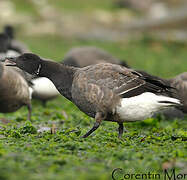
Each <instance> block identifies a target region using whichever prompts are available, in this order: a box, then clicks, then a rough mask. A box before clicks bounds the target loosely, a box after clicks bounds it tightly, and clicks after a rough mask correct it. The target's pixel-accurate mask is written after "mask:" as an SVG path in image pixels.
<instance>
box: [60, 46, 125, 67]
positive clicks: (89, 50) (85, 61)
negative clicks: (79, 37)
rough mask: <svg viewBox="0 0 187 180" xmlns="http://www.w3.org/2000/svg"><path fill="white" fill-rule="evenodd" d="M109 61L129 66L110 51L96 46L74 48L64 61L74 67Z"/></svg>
mask: <svg viewBox="0 0 187 180" xmlns="http://www.w3.org/2000/svg"><path fill="white" fill-rule="evenodd" d="M107 62H108V63H112V64H120V65H123V66H125V67H128V65H127V64H126V62H124V61H120V60H119V59H117V58H115V57H114V56H112V55H111V54H110V53H108V52H106V51H104V50H102V49H99V48H97V47H94V46H93V47H92V46H85V47H76V48H72V49H71V50H70V51H69V52H67V54H66V55H65V56H64V60H63V62H62V63H64V64H67V65H69V66H74V67H85V66H89V65H92V64H98V63H107Z"/></svg>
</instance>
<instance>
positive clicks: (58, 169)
mask: <svg viewBox="0 0 187 180" xmlns="http://www.w3.org/2000/svg"><path fill="white" fill-rule="evenodd" d="M57 39H58V41H57ZM24 41H25V42H26V43H27V44H28V45H29V47H30V48H31V49H32V50H33V52H35V53H37V54H40V55H41V56H43V57H46V58H52V59H54V60H61V59H63V55H64V53H65V52H66V51H67V50H68V49H69V48H71V47H72V46H77V45H97V46H98V47H101V48H103V49H105V50H108V51H110V52H111V53H112V54H114V55H116V56H117V57H119V58H122V59H127V60H128V63H129V64H130V65H132V66H133V67H136V68H139V69H147V71H148V72H152V73H153V74H156V75H162V76H164V77H169V76H172V75H175V74H177V73H179V72H182V71H184V70H185V69H186V66H187V63H186V57H187V54H186V56H185V53H186V48H187V46H186V45H184V44H172V43H162V42H154V41H150V42H145V41H139V42H129V43H128V44H121V43H113V44H112V43H110V44H108V43H107V44H105V43H100V42H78V41H73V42H69V41H67V40H65V39H61V40H59V38H58V37H48V38H47V37H40V38H39V37H35V38H34V37H33V38H26V39H24ZM170 64H171V65H170ZM64 112H65V114H67V116H66V115H64ZM0 117H5V118H6V119H8V120H9V123H1V126H0V134H1V136H0V179H2V180H5V179H6V180H7V179H19V180H20V179H25V178H27V179H36V180H38V179H59V180H60V179H70V180H71V179H81V180H82V179H85V180H88V179H90V180H91V179H93V180H95V179H102V180H104V179H106V180H107V179H111V173H112V170H113V169H114V168H117V167H121V168H123V169H124V170H125V172H126V173H127V172H128V173H130V172H131V173H140V172H141V173H146V172H148V171H150V172H154V173H162V166H163V163H165V162H170V161H171V162H173V161H175V162H176V168H177V172H180V171H182V170H183V168H184V167H183V166H182V167H181V166H177V164H183V163H184V162H185V161H186V157H187V146H186V145H187V144H186V140H187V135H186V129H187V123H186V120H187V118H186V119H184V120H180V119H175V120H171V119H164V118H163V117H158V118H155V119H148V120H145V121H143V122H137V123H126V124H125V126H126V128H127V129H128V132H127V133H125V134H124V135H123V139H122V140H119V139H118V138H117V124H115V123H110V122H103V124H102V126H101V127H100V128H99V129H98V130H97V131H96V132H95V133H94V134H93V135H92V136H90V137H89V138H87V139H81V138H80V135H81V134H84V133H85V132H86V131H87V130H88V129H89V128H90V127H91V126H92V124H93V122H94V120H93V119H91V118H89V117H87V116H86V115H84V114H83V113H81V112H80V111H79V110H78V109H77V108H76V107H75V106H74V105H73V104H72V103H70V102H68V101H67V100H66V99H64V98H63V97H59V98H57V99H56V100H53V101H50V102H48V104H47V107H46V108H43V107H42V106H41V104H40V103H39V102H36V101H33V114H32V122H27V121H26V117H27V110H26V109H25V108H22V109H21V110H19V111H17V112H16V113H12V114H6V115H2V114H1V116H0ZM52 124H55V125H56V127H57V132H56V134H51V133H50V132H43V133H37V130H38V129H40V128H41V127H52Z"/></svg>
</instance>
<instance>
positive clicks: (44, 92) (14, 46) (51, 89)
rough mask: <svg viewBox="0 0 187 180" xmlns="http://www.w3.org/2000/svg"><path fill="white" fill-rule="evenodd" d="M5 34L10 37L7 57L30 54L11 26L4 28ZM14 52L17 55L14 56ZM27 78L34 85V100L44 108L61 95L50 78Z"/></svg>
mask: <svg viewBox="0 0 187 180" xmlns="http://www.w3.org/2000/svg"><path fill="white" fill-rule="evenodd" d="M4 34H6V35H7V36H8V37H9V44H8V47H7V49H9V51H8V54H6V57H16V56H19V55H20V54H22V53H25V52H30V50H29V49H28V47H27V46H26V45H25V44H24V43H22V42H20V41H18V40H15V31H14V28H13V27H12V26H11V25H6V26H5V27H4ZM13 52H16V53H15V54H14V53H13ZM26 77H27V78H26V79H27V80H29V82H30V83H31V85H32V89H33V92H32V98H33V99H37V100H40V101H41V102H42V103H43V105H44V106H45V105H46V102H47V101H48V100H51V99H53V98H55V97H57V96H58V95H59V92H58V91H57V89H56V88H55V86H54V84H53V83H52V82H51V81H50V80H49V79H48V78H45V77H37V78H36V77H33V76H30V75H28V74H27V76H26ZM28 77H29V78H28Z"/></svg>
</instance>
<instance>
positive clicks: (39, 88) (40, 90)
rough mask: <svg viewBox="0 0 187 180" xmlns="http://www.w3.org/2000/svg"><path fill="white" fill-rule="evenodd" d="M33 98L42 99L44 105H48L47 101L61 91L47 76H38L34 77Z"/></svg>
mask: <svg viewBox="0 0 187 180" xmlns="http://www.w3.org/2000/svg"><path fill="white" fill-rule="evenodd" d="M31 82H32V84H33V86H32V88H33V93H32V97H33V99H37V100H40V101H41V102H42V104H43V106H44V107H45V106H46V103H47V101H49V100H52V99H54V98H56V97H58V96H59V94H60V93H59V92H58V90H57V89H56V87H55V85H54V84H53V82H52V81H51V80H49V79H48V78H46V77H38V78H35V79H32V81H31Z"/></svg>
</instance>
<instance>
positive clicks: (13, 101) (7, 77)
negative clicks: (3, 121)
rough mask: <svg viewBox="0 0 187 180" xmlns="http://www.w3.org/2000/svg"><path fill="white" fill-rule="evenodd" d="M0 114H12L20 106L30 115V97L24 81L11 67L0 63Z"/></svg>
mask: <svg viewBox="0 0 187 180" xmlns="http://www.w3.org/2000/svg"><path fill="white" fill-rule="evenodd" d="M0 84H1V86H0V112H2V113H8V112H14V111H16V110H18V109H19V108H21V107H22V106H24V105H25V106H27V107H28V109H29V115H28V116H29V119H30V113H31V96H30V92H29V86H28V84H27V82H26V81H25V79H24V78H23V77H22V76H21V75H20V74H19V73H18V72H17V71H15V70H14V68H12V67H7V66H4V64H3V63H0Z"/></svg>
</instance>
